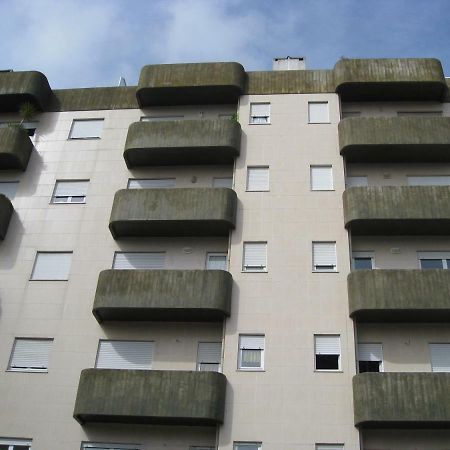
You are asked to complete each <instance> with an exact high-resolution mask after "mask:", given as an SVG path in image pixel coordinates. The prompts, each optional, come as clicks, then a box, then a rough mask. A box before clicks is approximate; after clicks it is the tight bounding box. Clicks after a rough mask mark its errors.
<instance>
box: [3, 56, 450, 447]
mask: <svg viewBox="0 0 450 450" xmlns="http://www.w3.org/2000/svg"><path fill="white" fill-rule="evenodd" d="M274 68H275V70H273V71H267V72H246V71H245V70H244V68H243V67H242V66H241V65H240V64H237V63H201V64H174V65H150V66H145V67H144V68H143V69H142V71H141V75H140V79H139V84H138V86H132V87H112V88H88V89H67V90H52V89H51V87H50V86H49V84H48V81H47V79H46V77H45V76H44V75H43V74H41V73H39V72H0V122H1V123H0V192H2V194H3V195H0V237H1V238H2V242H1V243H0V398H1V403H0V404H1V406H2V407H1V410H0V450H6V449H8V450H25V449H29V448H31V449H32V450H57V449H58V450H59V449H75V450H78V449H81V450H87V449H91V450H95V449H97V450H99V449H125V450H147V449H151V450H189V449H192V450H209V449H212V448H217V449H219V450H261V449H263V450H278V449H283V450H417V449H426V450H444V449H448V448H449V446H450V374H449V373H448V372H450V327H449V319H450V271H448V270H445V269H449V268H450V96H449V94H448V80H446V79H445V77H444V74H443V71H442V67H441V64H440V62H439V61H437V60H434V59H373V60H371V59H367V60H364V59H342V60H340V61H338V62H337V63H336V65H335V67H334V68H333V69H332V70H305V69H304V63H303V60H297V61H295V60H294V61H289V60H286V59H278V60H276V62H275V66H274Z"/></svg>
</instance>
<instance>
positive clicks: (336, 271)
mask: <svg viewBox="0 0 450 450" xmlns="http://www.w3.org/2000/svg"><path fill="white" fill-rule="evenodd" d="M311 273H339V270H312V271H311Z"/></svg>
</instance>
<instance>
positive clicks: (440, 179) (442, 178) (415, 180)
mask: <svg viewBox="0 0 450 450" xmlns="http://www.w3.org/2000/svg"><path fill="white" fill-rule="evenodd" d="M408 185H409V186H450V176H447V175H439V176H438V175H433V176H427V177H425V176H424V177H421V176H418V177H408Z"/></svg>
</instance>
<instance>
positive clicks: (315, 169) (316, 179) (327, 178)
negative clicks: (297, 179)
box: [311, 166, 333, 191]
mask: <svg viewBox="0 0 450 450" xmlns="http://www.w3.org/2000/svg"><path fill="white" fill-rule="evenodd" d="M311 190H313V191H331V190H333V170H332V167H331V166H311Z"/></svg>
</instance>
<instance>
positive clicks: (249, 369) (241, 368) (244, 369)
mask: <svg viewBox="0 0 450 450" xmlns="http://www.w3.org/2000/svg"><path fill="white" fill-rule="evenodd" d="M246 337H247V338H249V337H259V338H261V337H263V338H264V348H263V349H248V350H259V351H260V365H259V367H245V366H242V350H246V349H244V348H242V347H241V339H242V338H246ZM265 352H266V335H265V334H262V333H254V334H250V333H239V336H238V361H237V370H238V371H240V372H265Z"/></svg>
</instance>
